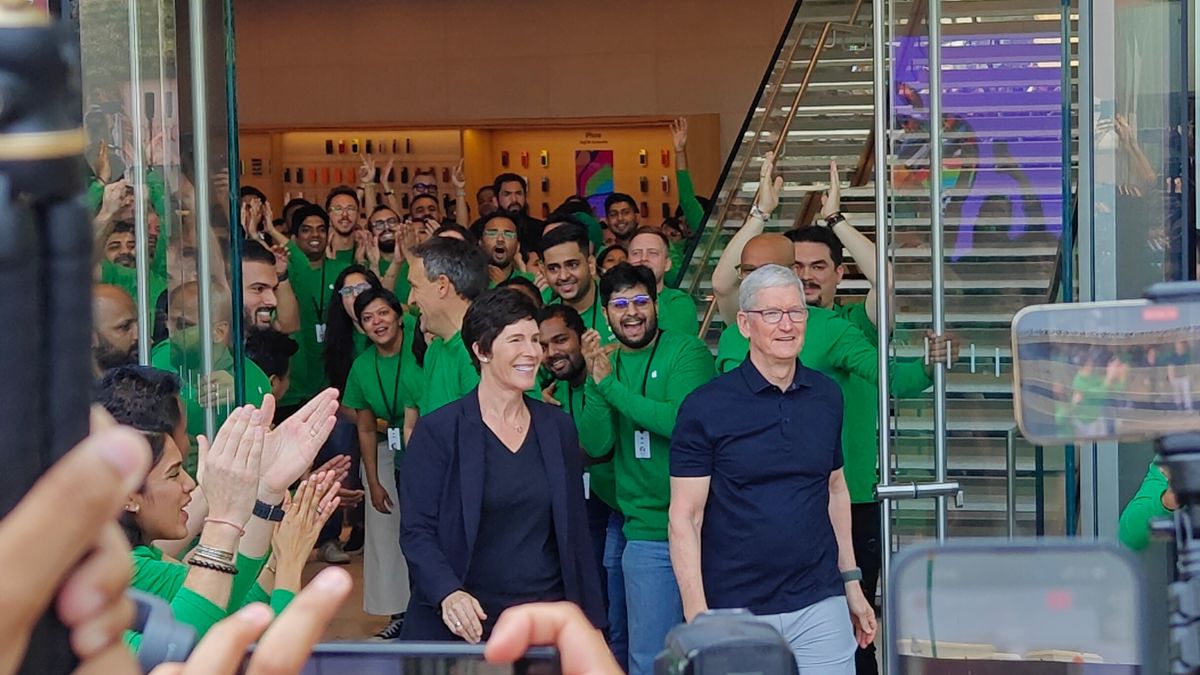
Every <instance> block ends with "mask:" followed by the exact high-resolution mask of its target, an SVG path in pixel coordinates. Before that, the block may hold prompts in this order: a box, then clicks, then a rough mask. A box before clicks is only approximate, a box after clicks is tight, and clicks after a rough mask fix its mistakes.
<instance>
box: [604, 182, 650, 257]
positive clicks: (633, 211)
mask: <svg viewBox="0 0 1200 675" xmlns="http://www.w3.org/2000/svg"><path fill="white" fill-rule="evenodd" d="M604 214H605V216H606V218H605V221H604V222H605V223H607V224H608V229H609V231H610V232H612V233H613V237H615V243H617V244H621V245H622V246H626V245H627V244H629V240H630V239H632V238H633V234H634V232H637V229H638V228H639V227H641V224H642V223H641V221H640V220H639V218H640V217H641V213H640V212H639V211H638V203H637V201H635V200H634V198H633V197H631V196H629V195H627V194H625V193H624V192H614V193H612V194H611V195H609V196H608V198H607V199H605V200H604ZM606 246H607V244H606Z"/></svg>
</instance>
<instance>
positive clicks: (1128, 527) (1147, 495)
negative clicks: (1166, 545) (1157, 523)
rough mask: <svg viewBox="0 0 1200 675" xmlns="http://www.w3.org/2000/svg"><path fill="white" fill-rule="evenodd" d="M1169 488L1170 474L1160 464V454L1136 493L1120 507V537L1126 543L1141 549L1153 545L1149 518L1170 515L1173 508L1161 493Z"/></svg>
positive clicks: (1154, 518)
mask: <svg viewBox="0 0 1200 675" xmlns="http://www.w3.org/2000/svg"><path fill="white" fill-rule="evenodd" d="M1169 488H1170V484H1169V483H1168V482H1167V477H1166V476H1164V475H1163V472H1162V470H1161V469H1159V468H1158V460H1157V458H1156V459H1155V460H1154V461H1152V462H1150V469H1149V470H1148V471H1146V477H1145V478H1144V479H1142V485H1141V487H1139V488H1138V491H1137V494H1135V495H1134V496H1133V499H1131V500H1129V503H1128V504H1126V505H1125V508H1124V510H1122V511H1121V520H1120V524H1119V525H1120V527H1119V528H1118V530H1117V538H1118V539H1120V541H1121V543H1122V544H1124V545H1125V546H1126V547H1128V548H1130V549H1133V550H1134V551H1141V550H1142V549H1144V548H1146V547H1147V546H1149V545H1150V521H1152V520H1157V519H1159V518H1170V517H1171V513H1172V512H1171V511H1169V510H1167V507H1165V506H1163V503H1162V496H1163V493H1164V492H1166V491H1167V490H1168V489H1169Z"/></svg>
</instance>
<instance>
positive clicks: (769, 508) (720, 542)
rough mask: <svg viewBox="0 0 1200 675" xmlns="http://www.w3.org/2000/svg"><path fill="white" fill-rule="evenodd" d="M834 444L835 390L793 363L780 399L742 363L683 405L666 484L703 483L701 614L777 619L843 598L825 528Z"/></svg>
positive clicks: (837, 429)
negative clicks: (743, 613) (704, 608)
mask: <svg viewBox="0 0 1200 675" xmlns="http://www.w3.org/2000/svg"><path fill="white" fill-rule="evenodd" d="M841 435H842V392H841V390H840V389H839V388H838V386H837V384H836V383H835V382H834V381H833V380H831V379H830V378H828V377H826V376H824V375H822V374H821V373H818V372H817V371H815V370H811V369H809V368H805V367H804V366H802V365H800V364H799V362H797V364H796V375H795V377H794V379H793V381H792V384H791V386H790V387H788V390H787V391H786V392H781V391H779V389H778V388H777V387H775V386H773V385H771V384H770V383H768V382H767V380H766V379H765V378H764V377H763V376H762V375H761V374H760V373H759V372H758V369H757V368H755V367H754V364H753V363H752V362H751V361H750V359H746V360H745V362H743V363H742V365H740V366H738V367H737V368H735V369H734V370H731V371H729V372H728V373H726V374H724V375H721V376H720V377H718V378H717V379H715V380H712V381H711V382H709V383H708V384H706V385H704V386H703V387H700V388H699V389H697V390H696V391H695V392H693V393H692V394H691V395H690V396H688V397H687V398H686V399H685V400H684V402H683V406H682V407H681V408H680V409H679V417H678V420H677V421H676V423H675V433H674V434H673V435H672V437H671V475H672V476H675V477H679V478H700V477H705V476H708V477H709V478H710V479H711V483H710V486H709V492H708V502H707V504H706V506H705V508H704V525H703V527H702V528H701V532H700V547H701V550H700V553H701V569H702V570H703V575H704V593H705V596H706V598H707V600H708V606H709V607H710V608H712V609H722V608H731V607H745V608H747V609H749V610H750V611H751V612H754V613H755V614H782V613H785V612H794V611H797V610H800V609H803V608H805V607H808V606H809V605H811V604H813V603H816V602H820V601H821V600H824V599H826V598H829V597H832V596H835V595H842V594H843V593H845V589H844V586H843V583H842V578H841V574H840V573H839V571H838V565H837V559H838V546H837V539H836V538H835V537H834V533H833V525H832V523H830V521H829V476H830V474H831V473H833V472H834V471H836V470H837V469H840V468H841V467H842V444H841Z"/></svg>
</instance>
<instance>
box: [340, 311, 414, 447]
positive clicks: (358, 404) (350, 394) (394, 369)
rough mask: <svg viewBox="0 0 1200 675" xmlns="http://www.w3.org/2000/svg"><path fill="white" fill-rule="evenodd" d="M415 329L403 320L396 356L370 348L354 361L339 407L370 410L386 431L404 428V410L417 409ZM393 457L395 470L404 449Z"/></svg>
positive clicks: (412, 322) (405, 318)
mask: <svg viewBox="0 0 1200 675" xmlns="http://www.w3.org/2000/svg"><path fill="white" fill-rule="evenodd" d="M415 329H416V320H415V319H413V318H412V317H409V316H405V317H404V339H403V340H402V342H401V345H400V352H399V353H398V354H395V355H393V356H380V354H379V351H378V348H377V347H375V346H374V345H372V346H371V347H370V348H368V349H367V350H366V351H364V352H363V353H362V354H360V355H359V357H358V358H356V359H354V364H353V365H352V366H350V375H349V377H347V378H346V393H345V394H344V395H343V396H342V405H344V406H346V407H347V408H352V409H354V410H370V411H371V412H372V413H374V414H375V417H376V418H378V419H382V420H385V421H386V422H387V425H388V426H389V427H394V428H397V429H403V428H404V409H405V408H415V407H417V395H418V394H419V393H420V391H421V381H422V378H423V377H424V375H423V373H422V372H421V367H420V366H418V365H417V358H416V357H415V356H413V353H412V336H413V333H412V331H413V330H415ZM401 443H403V438H401ZM395 456H396V466H400V460H401V459H403V457H404V448H403V447H401V448H400V449H399V450H396V452H395Z"/></svg>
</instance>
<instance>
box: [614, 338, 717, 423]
mask: <svg viewBox="0 0 1200 675" xmlns="http://www.w3.org/2000/svg"><path fill="white" fill-rule="evenodd" d="M668 372H670V374H671V375H670V379H668V381H667V400H666V401H655V400H652V399H649V398H646V397H645V396H642V395H641V394H639V393H638V392H636V391H635V390H634V389H633V388H632V387H630V386H629V385H626V384H623V383H622V382H621V381H620V380H618V379H617V376H616V375H615V371H614V374H611V375H609V376H608V377H606V378H604V380H603V381H602V382H600V384H599V385H597V387H596V389H597V390H598V391H599V392H600V394H601V395H602V396H603V397H604V399H605V400H606V401H608V402H609V403H610V404H611V405H612V407H613V408H616V409H617V411H619V412H620V413H621V414H622V415H625V416H626V417H628V418H629V419H630V420H632V421H633V424H634V426H635V427H638V428H640V429H645V430H646V431H649V432H650V433H653V434H658V435H659V436H665V437H667V438H670V437H671V434H672V433H673V432H674V431H675V418H676V417H677V416H678V415H679V406H681V405H683V399H685V398H687V396H688V394H690V393H692V392H693V391H695V390H696V389H697V388H698V387H700V386H701V385H703V384H704V383H706V382H708V381H709V380H711V379H712V377H713V359H712V354H710V353H709V352H708V348H707V347H705V346H704V343H703V342H700V340H699V339H696V340H695V341H694V342H688V343H686V344H684V345H682V346H681V349H680V354H679V357H678V358H676V359H674V360H673V361H672V363H671V368H670V369H669V371H668Z"/></svg>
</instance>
